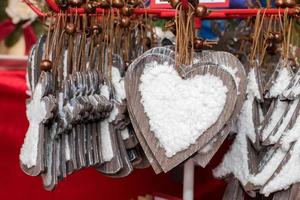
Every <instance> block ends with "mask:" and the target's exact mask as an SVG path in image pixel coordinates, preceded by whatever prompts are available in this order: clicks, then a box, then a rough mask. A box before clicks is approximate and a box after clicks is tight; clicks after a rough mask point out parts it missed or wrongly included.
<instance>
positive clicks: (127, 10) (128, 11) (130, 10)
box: [122, 6, 133, 16]
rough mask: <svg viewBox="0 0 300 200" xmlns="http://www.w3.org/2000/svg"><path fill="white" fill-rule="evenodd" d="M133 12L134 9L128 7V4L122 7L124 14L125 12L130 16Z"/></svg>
mask: <svg viewBox="0 0 300 200" xmlns="http://www.w3.org/2000/svg"><path fill="white" fill-rule="evenodd" d="M132 13H133V9H132V8H130V7H128V6H124V7H123V8H122V14H123V15H125V16H130V15H132Z"/></svg>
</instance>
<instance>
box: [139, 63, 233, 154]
mask: <svg viewBox="0 0 300 200" xmlns="http://www.w3.org/2000/svg"><path fill="white" fill-rule="evenodd" d="M139 91H140V92H141V96H142V99H141V101H142V104H143V106H144V110H145V112H146V115H147V116H148V118H149V124H150V129H151V131H152V132H153V133H154V135H155V137H156V138H157V139H158V140H159V143H160V146H161V147H162V148H163V149H165V151H166V156H167V157H172V156H174V155H175V154H176V153H177V152H179V151H182V150H185V149H187V148H188V147H189V146H190V145H191V144H194V143H195V142H196V140H197V139H198V138H199V137H200V136H201V135H202V134H203V132H204V131H205V130H207V129H208V128H209V127H210V126H212V125H213V124H214V123H215V122H216V121H217V120H218V118H219V116H220V114H221V112H222V110H223V108H224V106H225V103H226V93H227V91H228V89H227V88H226V86H224V85H223V81H222V80H221V79H220V78H219V77H216V76H213V75H211V74H206V75H196V76H194V77H193V78H190V79H186V80H184V79H182V78H181V77H180V76H179V75H178V73H177V72H176V70H175V69H174V68H173V67H172V66H169V65H167V64H158V63H157V62H152V63H149V64H147V65H146V67H145V69H144V72H143V74H142V76H141V83H140V85H139Z"/></svg>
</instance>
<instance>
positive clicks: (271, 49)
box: [267, 43, 277, 55]
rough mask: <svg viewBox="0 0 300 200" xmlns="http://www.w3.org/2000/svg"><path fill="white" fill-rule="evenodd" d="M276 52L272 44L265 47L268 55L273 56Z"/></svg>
mask: <svg viewBox="0 0 300 200" xmlns="http://www.w3.org/2000/svg"><path fill="white" fill-rule="evenodd" d="M276 50H277V46H276V45H275V44H274V43H270V44H269V45H268V47H267V52H268V54H270V55H275V54H276Z"/></svg>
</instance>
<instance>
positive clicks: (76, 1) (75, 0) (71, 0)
mask: <svg viewBox="0 0 300 200" xmlns="http://www.w3.org/2000/svg"><path fill="white" fill-rule="evenodd" d="M68 4H69V5H70V6H74V7H79V6H81V4H82V0H68Z"/></svg>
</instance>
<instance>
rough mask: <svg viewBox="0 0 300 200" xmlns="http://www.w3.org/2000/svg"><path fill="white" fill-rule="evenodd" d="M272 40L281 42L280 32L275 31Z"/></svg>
mask: <svg viewBox="0 0 300 200" xmlns="http://www.w3.org/2000/svg"><path fill="white" fill-rule="evenodd" d="M274 42H275V43H282V42H283V36H282V34H281V33H279V32H277V33H274Z"/></svg>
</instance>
